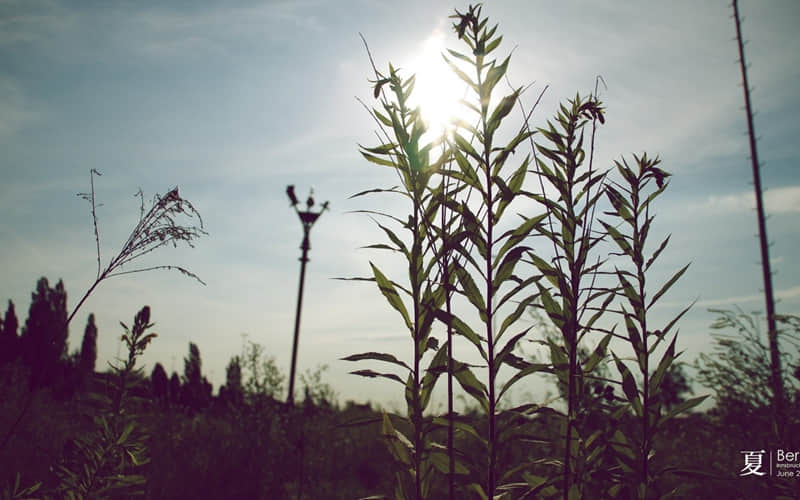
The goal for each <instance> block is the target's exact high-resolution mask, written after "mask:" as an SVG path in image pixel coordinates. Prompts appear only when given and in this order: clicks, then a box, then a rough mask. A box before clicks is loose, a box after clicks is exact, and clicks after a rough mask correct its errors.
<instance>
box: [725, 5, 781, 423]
mask: <svg viewBox="0 0 800 500" xmlns="http://www.w3.org/2000/svg"><path fill="white" fill-rule="evenodd" d="M733 17H734V20H735V22H736V42H737V45H738V46H739V65H740V67H741V70H742V85H743V88H744V105H745V109H746V111H747V134H748V137H749V139H750V160H751V165H752V169H753V189H754V190H755V193H756V214H757V217H758V240H759V244H760V246H761V271H762V274H763V276H764V298H765V301H766V308H767V336H768V338H769V353H770V361H771V365H772V366H771V368H772V390H773V392H774V395H773V398H774V400H773V412H774V416H775V421H776V423H777V424H778V428H779V429H782V428H783V425H782V423H783V416H784V407H785V400H786V395H785V394H784V387H783V378H782V376H781V373H782V370H781V356H780V351H779V349H778V329H777V325H776V321H775V298H774V296H773V291H772V271H771V269H770V263H769V243H768V239H767V223H766V219H765V217H764V200H763V195H762V192H761V191H762V189H761V174H760V167H759V163H758V150H757V149H756V134H755V127H754V125H753V111H752V107H751V104H750V86H749V83H748V81H747V64H746V63H745V59H744V43H743V42H742V28H741V23H740V20H739V5H738V1H737V0H733Z"/></svg>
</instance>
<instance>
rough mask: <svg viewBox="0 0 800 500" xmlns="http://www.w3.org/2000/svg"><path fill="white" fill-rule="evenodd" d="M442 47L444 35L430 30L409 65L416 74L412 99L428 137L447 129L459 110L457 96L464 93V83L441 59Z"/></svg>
mask: <svg viewBox="0 0 800 500" xmlns="http://www.w3.org/2000/svg"><path fill="white" fill-rule="evenodd" d="M443 51H444V35H443V34H441V33H434V34H433V35H431V36H430V37H429V38H428V39H427V40H426V41H425V44H424V46H423V48H422V51H421V53H420V54H419V56H417V58H416V59H414V60H413V61H412V63H411V68H410V70H411V72H413V73H414V74H416V84H415V85H414V93H413V94H412V98H413V101H412V102H413V103H414V104H416V105H419V106H420V109H421V110H422V118H423V120H425V123H426V124H427V126H428V132H427V134H426V135H427V136H428V138H429V140H432V139H434V138H437V137H440V136H441V135H442V134H443V133H445V132H446V131H448V130H449V129H450V127H451V126H450V122H451V120H452V119H453V118H454V117H457V116H458V114H459V108H460V105H459V100H460V99H461V98H463V97H464V96H463V93H464V87H465V86H464V84H463V82H461V80H459V79H458V77H457V76H456V75H455V74H453V72H452V71H451V70H450V68H448V67H447V63H446V62H445V61H444V59H442V52H443Z"/></svg>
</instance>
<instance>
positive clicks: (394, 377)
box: [350, 370, 405, 385]
mask: <svg viewBox="0 0 800 500" xmlns="http://www.w3.org/2000/svg"><path fill="white" fill-rule="evenodd" d="M350 373H351V374H353V375H360V376H362V377H369V378H377V377H382V378H388V379H389V380H394V381H396V382H400V383H401V384H403V385H405V382H403V379H401V378H400V377H398V376H397V375H395V374H394V373H380V372H375V371H372V370H356V371H353V372H350Z"/></svg>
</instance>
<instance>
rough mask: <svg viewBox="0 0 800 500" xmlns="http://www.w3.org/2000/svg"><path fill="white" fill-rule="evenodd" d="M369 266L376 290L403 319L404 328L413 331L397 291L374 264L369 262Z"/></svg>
mask: <svg viewBox="0 0 800 500" xmlns="http://www.w3.org/2000/svg"><path fill="white" fill-rule="evenodd" d="M369 265H370V266H371V267H372V273H373V275H374V276H375V282H376V283H377V284H378V288H379V289H380V291H381V293H382V294H383V296H384V297H386V300H387V301H388V302H389V304H390V305H391V306H392V307H394V308H395V309H396V310H397V312H399V313H400V315H401V316H402V317H403V321H405V323H406V327H407V328H408V329H409V330H413V326H412V325H411V319H410V318H409V317H408V311H407V310H406V306H405V305H404V304H403V300H402V299H401V298H400V295H399V294H398V293H397V289H396V288H395V287H394V284H392V282H391V281H389V280H388V279H387V278H386V276H384V274H383V273H382V272H381V271H380V270H379V269H378V268H377V267H376V266H375V264H373V263H372V262H370V263H369Z"/></svg>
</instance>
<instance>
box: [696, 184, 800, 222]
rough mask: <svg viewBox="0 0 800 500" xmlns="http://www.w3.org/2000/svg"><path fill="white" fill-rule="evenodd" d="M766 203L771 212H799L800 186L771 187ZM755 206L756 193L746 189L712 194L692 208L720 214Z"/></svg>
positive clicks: (768, 210) (708, 213)
mask: <svg viewBox="0 0 800 500" xmlns="http://www.w3.org/2000/svg"><path fill="white" fill-rule="evenodd" d="M764 204H765V208H766V211H767V213H769V214H774V215H783V214H796V213H799V212H800V186H784V187H779V188H775V189H769V190H767V191H766V192H765V193H764ZM755 206H756V198H755V193H754V192H753V191H744V192H739V193H732V194H724V195H711V196H709V197H707V198H706V199H705V200H704V201H703V202H701V203H698V204H694V205H692V206H691V207H690V209H691V210H692V211H699V212H700V213H703V214H707V215H718V214H734V213H742V212H747V211H749V210H753V209H754V208H755Z"/></svg>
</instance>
